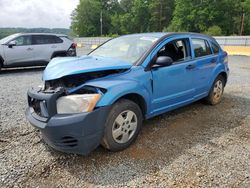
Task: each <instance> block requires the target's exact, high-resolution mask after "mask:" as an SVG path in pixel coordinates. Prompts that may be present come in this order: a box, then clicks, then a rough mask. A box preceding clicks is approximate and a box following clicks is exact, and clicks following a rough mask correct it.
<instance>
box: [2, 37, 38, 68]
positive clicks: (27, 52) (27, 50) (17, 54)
mask: <svg viewBox="0 0 250 188" xmlns="http://www.w3.org/2000/svg"><path fill="white" fill-rule="evenodd" d="M14 41H15V42H16V44H15V45H13V46H9V45H8V44H7V45H4V55H5V61H6V65H7V66H19V65H21V66H25V65H29V64H30V63H31V62H32V60H33V48H32V45H31V36H29V35H27V36H20V37H17V38H16V39H14Z"/></svg>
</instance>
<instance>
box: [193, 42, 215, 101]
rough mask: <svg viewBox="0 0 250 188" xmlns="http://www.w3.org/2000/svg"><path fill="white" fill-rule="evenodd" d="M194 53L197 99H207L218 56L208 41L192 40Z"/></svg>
mask: <svg viewBox="0 0 250 188" xmlns="http://www.w3.org/2000/svg"><path fill="white" fill-rule="evenodd" d="M191 41H192V42H191V44H192V53H193V58H194V60H195V64H196V67H195V69H194V71H193V76H194V83H195V97H196V98H202V97H205V96H206V95H207V93H208V91H209V78H211V76H212V72H213V70H214V68H215V67H216V64H217V62H218V55H216V54H213V53H212V50H211V47H210V44H209V42H208V40H206V39H204V38H197V37H193V38H191Z"/></svg>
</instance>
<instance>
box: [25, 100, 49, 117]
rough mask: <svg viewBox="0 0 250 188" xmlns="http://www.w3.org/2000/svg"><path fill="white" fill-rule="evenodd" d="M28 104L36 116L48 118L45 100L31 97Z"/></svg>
mask: <svg viewBox="0 0 250 188" xmlns="http://www.w3.org/2000/svg"><path fill="white" fill-rule="evenodd" d="M30 106H31V107H32V108H33V109H34V112H35V113H36V114H37V115H38V116H40V117H44V118H48V116H49V115H48V109H47V105H46V101H45V100H38V99H34V98H31V99H30Z"/></svg>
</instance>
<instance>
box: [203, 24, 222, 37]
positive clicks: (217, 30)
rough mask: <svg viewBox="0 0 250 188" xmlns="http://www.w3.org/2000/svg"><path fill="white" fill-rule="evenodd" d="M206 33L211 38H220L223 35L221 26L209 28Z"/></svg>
mask: <svg viewBox="0 0 250 188" xmlns="http://www.w3.org/2000/svg"><path fill="white" fill-rule="evenodd" d="M205 33H206V34H207V35H211V36H220V35H222V30H221V28H220V27H219V26H217V25H214V26H212V27H209V28H208V30H207V31H206V32H205Z"/></svg>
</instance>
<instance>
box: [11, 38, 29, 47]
mask: <svg viewBox="0 0 250 188" xmlns="http://www.w3.org/2000/svg"><path fill="white" fill-rule="evenodd" d="M14 41H16V46H24V45H31V37H30V36H20V37H17V38H16V39H15V40H14Z"/></svg>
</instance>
